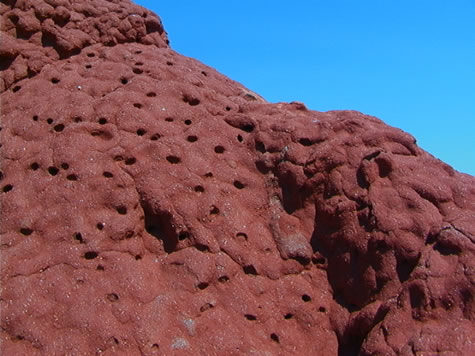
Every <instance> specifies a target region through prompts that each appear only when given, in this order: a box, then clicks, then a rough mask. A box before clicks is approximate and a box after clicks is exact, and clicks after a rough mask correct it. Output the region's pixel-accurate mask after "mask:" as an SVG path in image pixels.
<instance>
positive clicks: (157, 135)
mask: <svg viewBox="0 0 475 356" xmlns="http://www.w3.org/2000/svg"><path fill="white" fill-rule="evenodd" d="M159 138H160V135H159V134H158V133H156V134H153V135H152V136H150V140H152V141H157V140H158V139H159Z"/></svg>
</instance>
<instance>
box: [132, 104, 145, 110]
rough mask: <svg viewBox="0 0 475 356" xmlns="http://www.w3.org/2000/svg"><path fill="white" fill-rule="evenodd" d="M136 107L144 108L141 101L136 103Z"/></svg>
mask: <svg viewBox="0 0 475 356" xmlns="http://www.w3.org/2000/svg"><path fill="white" fill-rule="evenodd" d="M134 107H136V108H137V109H142V107H143V105H142V104H140V103H135V104H134Z"/></svg>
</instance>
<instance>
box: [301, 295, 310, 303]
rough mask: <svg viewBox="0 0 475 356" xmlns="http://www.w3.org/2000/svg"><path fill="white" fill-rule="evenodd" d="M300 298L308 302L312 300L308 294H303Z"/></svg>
mask: <svg viewBox="0 0 475 356" xmlns="http://www.w3.org/2000/svg"><path fill="white" fill-rule="evenodd" d="M302 300H303V301H304V302H310V301H311V300H312V298H311V297H310V296H309V295H308V294H304V295H302Z"/></svg>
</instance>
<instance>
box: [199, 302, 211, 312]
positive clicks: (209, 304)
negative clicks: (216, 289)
mask: <svg viewBox="0 0 475 356" xmlns="http://www.w3.org/2000/svg"><path fill="white" fill-rule="evenodd" d="M212 308H214V305H213V304H211V303H206V304H203V305H202V306H201V307H200V312H202V313H204V312H205V311H207V310H209V309H212Z"/></svg>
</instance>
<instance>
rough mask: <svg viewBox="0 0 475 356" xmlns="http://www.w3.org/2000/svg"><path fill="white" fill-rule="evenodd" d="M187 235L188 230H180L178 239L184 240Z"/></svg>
mask: <svg viewBox="0 0 475 356" xmlns="http://www.w3.org/2000/svg"><path fill="white" fill-rule="evenodd" d="M188 237H190V233H189V232H188V231H181V232H180V233H179V234H178V240H180V241H181V240H185V239H187V238H188Z"/></svg>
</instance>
